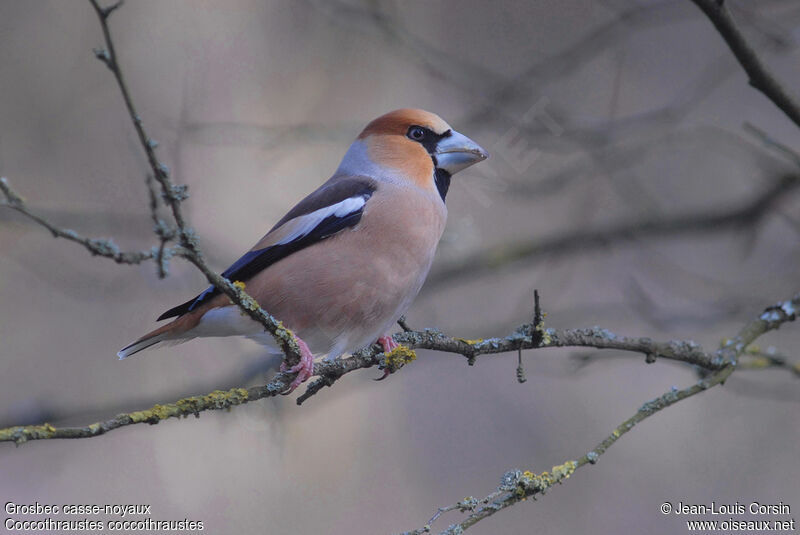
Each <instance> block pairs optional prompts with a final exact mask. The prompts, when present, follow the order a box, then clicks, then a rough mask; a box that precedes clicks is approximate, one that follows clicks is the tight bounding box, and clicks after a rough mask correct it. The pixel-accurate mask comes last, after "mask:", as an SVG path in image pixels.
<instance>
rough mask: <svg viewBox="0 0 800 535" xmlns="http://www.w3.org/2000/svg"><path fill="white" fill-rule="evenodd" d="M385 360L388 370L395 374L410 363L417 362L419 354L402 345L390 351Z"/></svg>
mask: <svg viewBox="0 0 800 535" xmlns="http://www.w3.org/2000/svg"><path fill="white" fill-rule="evenodd" d="M384 359H385V362H386V364H385V367H386V369H387V370H389V371H390V372H391V373H394V372H396V371H397V370H399V369H400V368H402V367H403V366H405V365H406V364H408V363H409V362H412V361H414V360H417V354H416V352H415V351H414V350H413V349H410V348H408V347H406V346H404V345H402V344H401V345H399V346H397V347H396V348H394V349H392V350H391V351H389V353H387V354H386V355H385V356H384Z"/></svg>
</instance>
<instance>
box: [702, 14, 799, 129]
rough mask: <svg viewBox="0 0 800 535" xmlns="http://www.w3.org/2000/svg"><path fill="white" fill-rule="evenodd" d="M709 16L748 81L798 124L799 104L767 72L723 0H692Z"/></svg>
mask: <svg viewBox="0 0 800 535" xmlns="http://www.w3.org/2000/svg"><path fill="white" fill-rule="evenodd" d="M692 2H694V4H695V5H696V6H697V7H699V8H700V9H701V10H702V11H703V13H705V14H706V16H707V17H708V18H709V20H710V21H711V23H712V24H713V25H714V27H715V28H716V29H717V31H718V32H719V34H720V35H721V36H722V38H723V39H725V42H726V43H727V44H728V47H729V48H730V49H731V52H733V55H734V56H736V59H737V60H738V61H739V64H741V66H742V68H743V69H744V70H745V72H746V73H747V76H749V77H750V85H752V86H753V87H754V88H756V89H758V90H759V91H761V92H762V93H763V94H764V95H765V96H766V97H767V98H768V99H770V100H771V101H772V102H773V103H774V104H775V105H776V106H777V107H778V108H780V109H781V111H783V113H785V114H786V116H787V117H788V118H789V119H791V120H792V121H793V122H794V124H796V125H797V126H800V105H798V103H797V101H796V100H795V99H794V97H792V96H791V95H790V94H789V93H788V92H787V91H786V90H785V89H784V88H783V86H782V85H781V83H780V82H779V81H778V80H777V79H776V78H775V77H774V76H773V75H772V73H770V72H769V71H768V70H767V68H766V67H765V66H764V64H763V63H762V62H761V59H760V58H759V57H758V55H756V53H755V51H754V50H753V48H752V47H751V46H750V44H749V43H748V42H747V40H746V39H745V38H744V36H743V35H742V32H741V31H740V30H739V28H738V27H737V26H736V23H735V22H734V20H733V17H732V16H731V12H730V10H728V7H727V6H726V5H725V1H724V0H692Z"/></svg>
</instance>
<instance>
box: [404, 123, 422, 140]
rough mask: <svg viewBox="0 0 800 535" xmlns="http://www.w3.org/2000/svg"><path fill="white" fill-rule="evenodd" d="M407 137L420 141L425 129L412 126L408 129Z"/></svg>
mask: <svg viewBox="0 0 800 535" xmlns="http://www.w3.org/2000/svg"><path fill="white" fill-rule="evenodd" d="M408 137H410V138H411V139H413V140H414V141H422V140H423V139H425V129H424V128H422V127H420V126H412V127H411V128H409V129H408Z"/></svg>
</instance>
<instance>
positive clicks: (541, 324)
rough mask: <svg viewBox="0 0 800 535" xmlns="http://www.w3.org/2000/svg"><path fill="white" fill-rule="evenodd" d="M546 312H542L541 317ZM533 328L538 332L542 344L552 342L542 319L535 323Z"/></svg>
mask: <svg viewBox="0 0 800 535" xmlns="http://www.w3.org/2000/svg"><path fill="white" fill-rule="evenodd" d="M546 315H547V314H542V317H544V316H546ZM533 328H534V330H535V331H536V332H537V333H539V335H540V336H541V338H542V345H543V346H547V345H550V344H551V343H552V342H553V339H552V338H551V337H550V333H548V332H547V329H545V327H544V321H540V322H539V323H537V324H536V325H534V327H533Z"/></svg>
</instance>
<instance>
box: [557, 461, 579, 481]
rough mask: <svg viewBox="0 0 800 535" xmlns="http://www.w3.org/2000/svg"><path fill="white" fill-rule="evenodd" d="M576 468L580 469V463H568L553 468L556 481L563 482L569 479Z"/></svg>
mask: <svg viewBox="0 0 800 535" xmlns="http://www.w3.org/2000/svg"><path fill="white" fill-rule="evenodd" d="M576 468H578V463H576V462H575V461H567V462H565V463H564V464H560V465H558V466H554V467H553V468H552V471H553V477H554V478H556V481H561V480H562V479H568V478H569V476H571V475H572V473H573V472H574V471H575V469H576Z"/></svg>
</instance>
